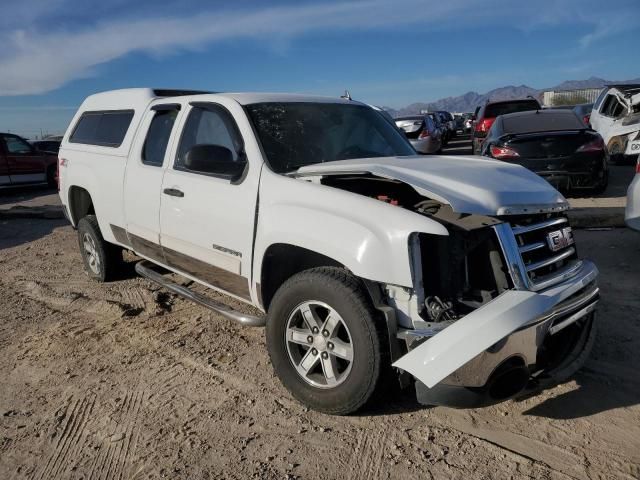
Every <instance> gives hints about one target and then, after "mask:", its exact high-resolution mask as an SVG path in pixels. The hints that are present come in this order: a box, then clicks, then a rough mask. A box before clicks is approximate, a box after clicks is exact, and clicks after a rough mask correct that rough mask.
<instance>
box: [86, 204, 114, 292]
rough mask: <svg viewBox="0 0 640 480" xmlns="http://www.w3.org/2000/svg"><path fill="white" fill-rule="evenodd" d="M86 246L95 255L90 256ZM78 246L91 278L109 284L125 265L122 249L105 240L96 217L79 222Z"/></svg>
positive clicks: (88, 217)
mask: <svg viewBox="0 0 640 480" xmlns="http://www.w3.org/2000/svg"><path fill="white" fill-rule="evenodd" d="M86 244H89V245H90V246H91V248H92V249H93V252H94V253H92V254H90V252H89V247H87V245H86ZM78 246H79V247H80V254H81V255H82V261H83V262H84V268H85V271H86V272H87V275H89V278H91V279H93V280H96V281H98V282H108V281H110V280H113V279H114V278H115V277H116V276H117V274H118V272H120V271H121V268H122V265H123V263H124V261H123V259H122V249H121V248H120V247H118V246H117V245H113V244H112V243H109V242H106V241H105V240H104V238H103V237H102V233H100V227H99V226H98V220H97V219H96V217H95V215H87V216H86V217H83V218H81V219H80V221H79V222H78Z"/></svg>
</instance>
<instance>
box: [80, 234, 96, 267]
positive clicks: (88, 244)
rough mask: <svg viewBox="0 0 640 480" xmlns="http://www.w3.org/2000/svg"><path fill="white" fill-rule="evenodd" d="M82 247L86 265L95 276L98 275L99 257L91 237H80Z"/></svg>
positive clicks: (85, 235) (86, 235) (87, 235)
mask: <svg viewBox="0 0 640 480" xmlns="http://www.w3.org/2000/svg"><path fill="white" fill-rule="evenodd" d="M82 245H83V246H84V252H85V255H86V256H87V263H88V264H89V268H90V269H91V271H92V272H93V273H95V274H96V275H99V274H100V257H99V255H98V251H97V249H96V242H95V241H94V240H93V237H92V236H91V235H89V234H88V233H85V234H84V235H83V237H82Z"/></svg>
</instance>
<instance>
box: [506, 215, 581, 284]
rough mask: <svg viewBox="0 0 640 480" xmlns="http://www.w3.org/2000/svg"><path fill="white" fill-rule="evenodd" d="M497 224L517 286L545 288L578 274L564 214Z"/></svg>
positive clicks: (577, 266) (571, 239) (512, 220)
mask: <svg viewBox="0 0 640 480" xmlns="http://www.w3.org/2000/svg"><path fill="white" fill-rule="evenodd" d="M505 220H507V221H508V222H509V223H503V224H500V225H497V226H496V227H494V228H495V229H496V233H497V234H498V238H499V240H500V243H501V245H502V249H503V253H504V254H505V257H506V259H507V263H508V266H509V271H510V273H511V276H512V278H513V281H514V284H515V285H516V287H517V288H520V289H527V290H542V289H543V288H547V287H549V286H551V285H554V284H556V283H559V282H561V281H563V280H565V279H567V278H569V277H571V276H572V275H573V274H575V273H576V272H577V271H578V270H579V268H580V265H581V262H580V261H579V260H578V259H577V255H576V253H577V252H576V248H575V245H574V243H573V234H572V232H571V228H570V227H569V222H568V220H567V218H566V217H564V216H553V217H552V218H550V217H549V215H533V216H517V217H513V218H506V219H505Z"/></svg>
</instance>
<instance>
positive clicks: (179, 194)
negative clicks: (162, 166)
mask: <svg viewBox="0 0 640 480" xmlns="http://www.w3.org/2000/svg"><path fill="white" fill-rule="evenodd" d="M163 193H164V194H165V195H170V196H172V197H180V198H182V197H184V192H183V191H182V190H178V189H177V188H165V189H164V190H163Z"/></svg>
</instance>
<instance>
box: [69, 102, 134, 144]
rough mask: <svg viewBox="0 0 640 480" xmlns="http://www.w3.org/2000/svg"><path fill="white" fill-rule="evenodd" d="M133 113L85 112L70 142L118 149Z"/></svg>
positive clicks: (122, 111)
mask: <svg viewBox="0 0 640 480" xmlns="http://www.w3.org/2000/svg"><path fill="white" fill-rule="evenodd" d="M133 113H134V112H133V110H112V111H103V112H85V113H83V114H82V116H81V117H80V120H78V124H77V125H76V128H75V129H74V130H73V133H72V134H71V137H70V138H69V141H70V142H71V143H83V144H85V145H99V146H103V147H113V148H117V147H119V146H120V145H121V144H122V141H123V140H124V137H125V136H126V134H127V130H128V129H129V125H131V120H132V119H133Z"/></svg>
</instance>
